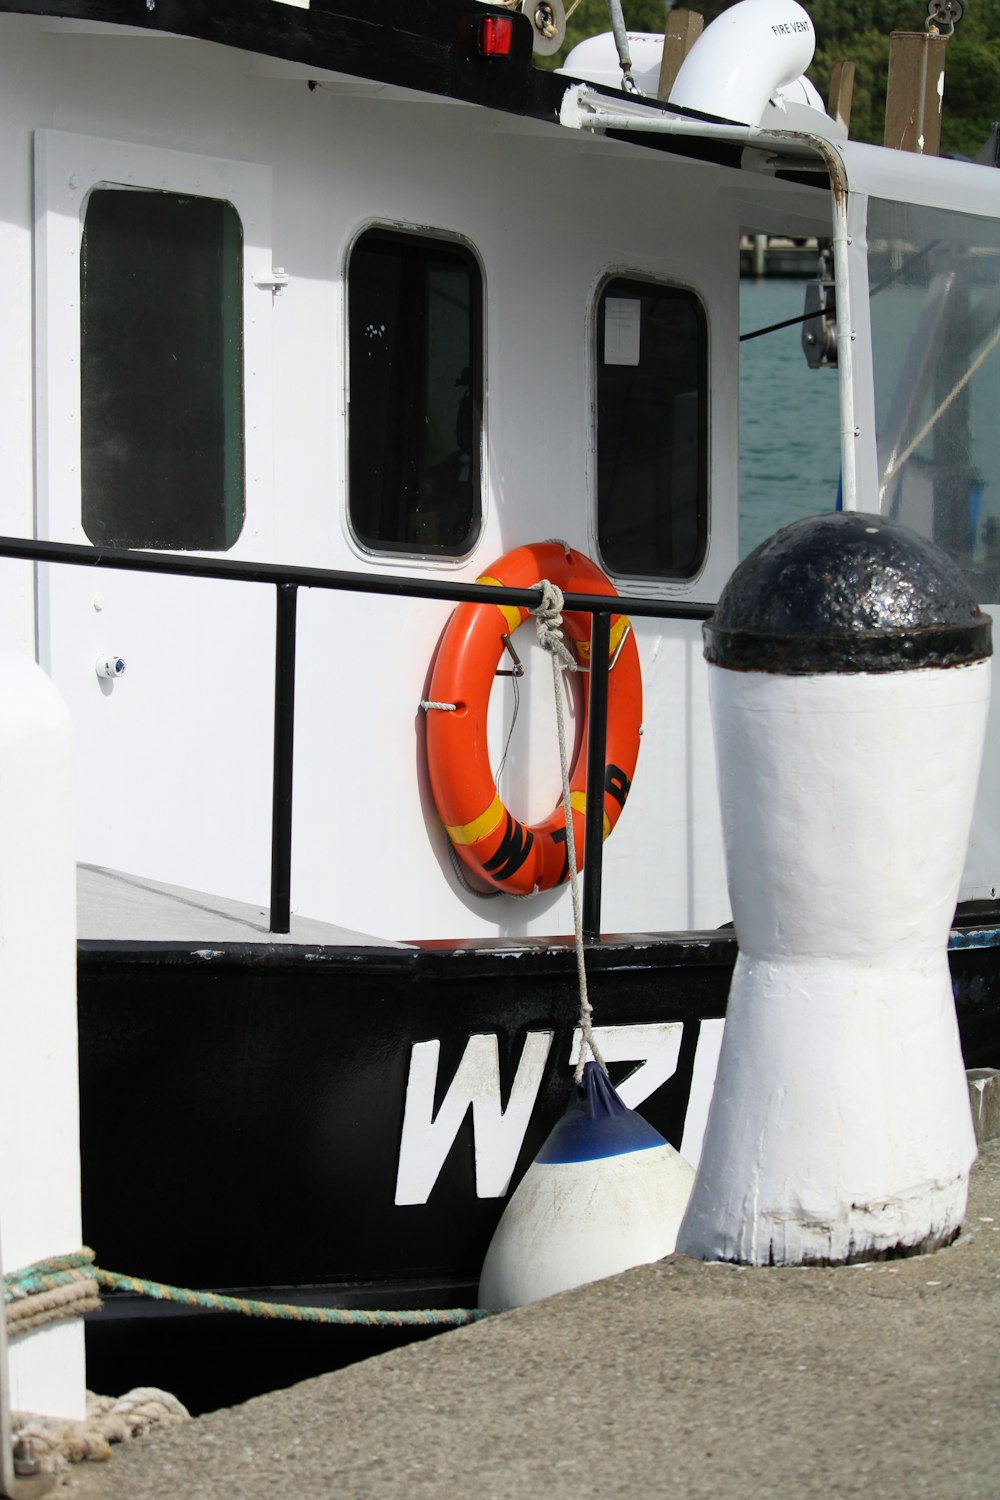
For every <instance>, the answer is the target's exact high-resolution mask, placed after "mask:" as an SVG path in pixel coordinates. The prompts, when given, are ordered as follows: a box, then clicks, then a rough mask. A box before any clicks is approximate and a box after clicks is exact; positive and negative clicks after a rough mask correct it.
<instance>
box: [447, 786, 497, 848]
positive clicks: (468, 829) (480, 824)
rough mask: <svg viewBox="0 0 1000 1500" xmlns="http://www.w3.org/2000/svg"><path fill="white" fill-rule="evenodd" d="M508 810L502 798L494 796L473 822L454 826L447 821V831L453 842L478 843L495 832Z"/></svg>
mask: <svg viewBox="0 0 1000 1500" xmlns="http://www.w3.org/2000/svg"><path fill="white" fill-rule="evenodd" d="M506 811H507V809H506V808H505V807H504V805H503V803H502V802H501V801H500V798H499V797H494V798H493V801H492V802H491V803H490V805H489V807H488V808H487V809H486V811H485V812H481V813H480V814H479V817H478V818H473V820H472V822H471V823H457V824H455V825H454V826H453V827H452V826H449V824H447V823H446V824H445V832H446V833H447V835H448V837H449V838H450V839H451V841H452V843H453V844H476V843H478V842H479V840H480V839H484V838H485V837H486V835H487V834H488V833H492V832H493V830H494V828H496V826H497V825H498V823H499V822H500V819H501V818H502V817H503V815H504V813H505V812H506Z"/></svg>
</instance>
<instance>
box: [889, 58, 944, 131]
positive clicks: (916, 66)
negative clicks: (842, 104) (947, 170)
mask: <svg viewBox="0 0 1000 1500" xmlns="http://www.w3.org/2000/svg"><path fill="white" fill-rule="evenodd" d="M947 45H948V40H947V38H946V37H943V36H937V35H931V34H929V33H928V32H926V31H894V32H893V33H892V35H891V37H890V39H889V79H888V85H887V88H886V98H885V144H886V145H887V146H891V147H892V148H893V149H894V150H896V151H916V152H917V153H918V154H922V155H924V156H937V154H938V151H939V149H940V146H941V103H942V100H943V98H944V54H945V48H946V47H947Z"/></svg>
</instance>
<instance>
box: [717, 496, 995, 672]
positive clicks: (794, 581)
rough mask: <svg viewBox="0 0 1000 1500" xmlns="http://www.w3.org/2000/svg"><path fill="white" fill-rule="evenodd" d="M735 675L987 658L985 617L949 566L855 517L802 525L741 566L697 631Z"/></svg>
mask: <svg viewBox="0 0 1000 1500" xmlns="http://www.w3.org/2000/svg"><path fill="white" fill-rule="evenodd" d="M702 628H703V631H704V637H705V658H706V660H707V661H710V662H713V663H714V664H715V665H716V666H719V667H728V668H729V669H730V670H732V671H736V672H771V673H776V674H789V675H809V676H812V675H816V674H820V673H825V672H905V671H913V670H916V669H917V668H921V667H959V666H967V665H969V664H971V663H972V662H977V661H982V660H983V659H984V658H986V657H988V656H989V655H990V654H991V653H992V649H993V647H992V644H991V639H990V619H989V616H987V615H984V614H983V613H982V611H981V610H980V608H979V606H978V604H977V603H976V601H975V599H974V598H973V596H972V593H971V591H970V588H969V585H968V582H967V581H966V578H965V576H964V574H963V573H962V571H961V569H960V568H959V566H958V564H957V563H956V562H954V561H953V560H952V558H950V557H949V556H948V554H947V553H946V552H943V551H942V550H941V548H940V547H938V546H936V545H935V544H934V543H933V542H930V541H927V539H926V538H924V537H922V536H918V535H917V533H916V532H915V531H911V530H910V529H909V527H907V526H900V525H899V524H898V523H897V522H895V521H888V520H886V518H885V517H884V516H879V515H870V514H867V513H866V512H864V511H833V512H830V513H828V514H826V515H821V516H810V517H808V518H807V519H806V520H804V521H796V522H794V523H793V524H792V525H791V526H785V527H784V528H783V529H782V530H781V531H777V532H775V534H774V536H772V537H769V538H768V540H767V541H766V542H762V543H761V545H760V546H759V547H757V548H756V549H755V551H753V552H751V553H750V555H749V557H747V558H745V559H744V560H743V562H742V563H740V565H739V567H738V568H737V569H736V571H735V572H734V573H733V575H732V577H731V578H730V579H729V582H728V583H727V584H726V586H725V588H724V589H723V591H722V595H721V597H720V599H719V603H718V606H717V608H716V610H715V613H714V614H713V615H712V617H711V619H709V620H707V621H706V622H705V624H704V626H703V627H702Z"/></svg>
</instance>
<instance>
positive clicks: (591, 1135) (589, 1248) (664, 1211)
mask: <svg viewBox="0 0 1000 1500" xmlns="http://www.w3.org/2000/svg"><path fill="white" fill-rule="evenodd" d="M693 1180H694V1170H693V1168H692V1167H690V1166H689V1165H688V1163H687V1162H686V1161H684V1159H683V1158H682V1157H681V1156H680V1155H678V1153H677V1152H676V1151H675V1150H674V1148H673V1146H671V1145H670V1143H669V1142H668V1141H666V1140H665V1139H664V1138H663V1136H662V1135H660V1133H659V1131H657V1130H654V1129H653V1127H652V1125H650V1124H648V1123H647V1121H645V1120H644V1119H643V1118H642V1116H641V1115H637V1114H636V1113H635V1111H634V1110H631V1109H628V1108H627V1107H626V1106H625V1105H624V1104H623V1103H622V1101H621V1099H620V1098H619V1097H618V1095H617V1093H616V1092H615V1090H614V1088H613V1087H612V1085H611V1082H610V1080H609V1079H608V1076H607V1074H606V1073H605V1072H604V1070H603V1069H602V1068H600V1067H599V1066H598V1065H597V1064H596V1063H594V1062H588V1063H587V1064H586V1066H585V1068H584V1070H583V1077H582V1079H581V1081H580V1083H578V1084H577V1086H576V1088H575V1089H574V1091H573V1097H572V1099H571V1101H570V1104H569V1106H568V1108H567V1110H566V1113H565V1114H564V1115H563V1117H562V1119H561V1120H560V1121H559V1122H558V1124H557V1125H556V1126H555V1128H554V1129H553V1131H552V1132H551V1134H550V1135H549V1137H548V1139H547V1140H546V1142H545V1144H544V1146H543V1147H542V1149H541V1151H540V1152H539V1153H538V1155H537V1156H536V1158H535V1160H534V1161H533V1162H532V1164H531V1166H530V1167H529V1168H528V1170H527V1172H526V1173H525V1175H524V1177H523V1179H522V1181H521V1183H520V1184H519V1186H518V1188H517V1190H516V1192H515V1193H514V1194H513V1196H512V1197H511V1200H510V1202H509V1203H508V1204H507V1207H506V1209H505V1210H504V1214H503V1218H502V1219H501V1220H500V1223H499V1224H498V1225H497V1229H496V1233H495V1234H494V1236H493V1240H492V1243H491V1244H490V1248H489V1250H488V1251H487V1254H486V1260H485V1262H484V1264H483V1271H482V1276H481V1278H480V1282H479V1305H480V1307H483V1308H488V1309H490V1310H493V1311H496V1310H499V1309H501V1308H507V1307H520V1306H521V1305H522V1304H523V1303H525V1302H535V1301H537V1300H538V1299H539V1298H540V1297H549V1296H552V1295H553V1294H554V1293H555V1292H563V1291H567V1290H568V1289H569V1288H570V1287H574V1286H582V1285H584V1283H586V1282H589V1281H598V1280H599V1279H600V1278H601V1277H603V1276H612V1275H614V1274H615V1272H617V1271H625V1270H627V1269H628V1268H629V1267H630V1266H638V1265H644V1264H646V1263H647V1262H648V1261H654V1260H660V1259H661V1258H662V1257H663V1256H664V1255H669V1254H670V1252H671V1251H672V1250H673V1248H674V1245H675V1244H676V1241H677V1230H678V1226H679V1224H680V1221H681V1218H682V1217H683V1214H684V1209H685V1207H686V1205H687V1200H688V1195H689V1193H690V1191H691V1184H692V1182H693Z"/></svg>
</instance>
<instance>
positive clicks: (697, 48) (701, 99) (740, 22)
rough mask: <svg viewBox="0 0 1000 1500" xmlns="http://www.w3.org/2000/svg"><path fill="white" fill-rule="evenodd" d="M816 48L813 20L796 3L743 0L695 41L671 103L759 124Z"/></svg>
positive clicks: (798, 75)
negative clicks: (770, 100) (769, 101)
mask: <svg viewBox="0 0 1000 1500" xmlns="http://www.w3.org/2000/svg"><path fill="white" fill-rule="evenodd" d="M815 48H816V33H815V32H814V31H813V24H812V21H811V20H810V18H809V15H808V13H807V12H806V11H804V10H803V9H802V6H801V5H798V4H796V0H740V3H739V4H738V5H732V6H730V7H729V9H728V10H725V11H723V13H722V15H721V16H717V17H716V19H715V20H714V21H713V22H712V23H711V25H710V26H707V27H706V28H705V30H704V31H703V32H702V34H701V36H700V37H699V38H698V40H697V41H696V42H695V44H694V46H693V47H692V48H691V51H690V52H689V53H688V55H687V57H686V58H685V59H684V62H683V63H682V64H681V68H680V72H679V73H678V74H677V77H676V79H675V80H674V86H673V88H672V89H671V90H670V103H671V104H673V105H676V106H678V107H679V108H681V109H693V110H698V111H699V112H700V113H702V114H708V115H717V116H720V117H721V118H723V119H726V120H738V121H741V122H742V123H743V124H745V125H757V124H759V122H760V118H761V115H762V114H763V113H764V110H765V108H766V106H767V102H768V100H769V99H770V98H771V96H772V95H773V94H774V93H775V92H776V90H778V89H780V88H783V87H785V86H787V85H788V84H790V83H794V82H795V80H796V79H797V78H800V77H801V76H802V74H803V73H804V72H805V71H806V68H808V66H809V64H810V63H811V62H812V56H813V52H814V51H815Z"/></svg>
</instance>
